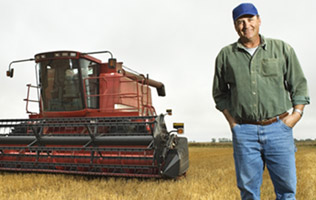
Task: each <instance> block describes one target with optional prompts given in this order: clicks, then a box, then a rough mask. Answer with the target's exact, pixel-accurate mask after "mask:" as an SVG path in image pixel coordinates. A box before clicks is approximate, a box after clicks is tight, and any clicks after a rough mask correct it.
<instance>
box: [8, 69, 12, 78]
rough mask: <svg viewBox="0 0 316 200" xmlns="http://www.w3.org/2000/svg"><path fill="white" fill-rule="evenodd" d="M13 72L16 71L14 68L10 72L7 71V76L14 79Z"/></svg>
mask: <svg viewBox="0 0 316 200" xmlns="http://www.w3.org/2000/svg"><path fill="white" fill-rule="evenodd" d="M13 72H14V69H13V68H12V69H10V70H8V71H7V76H8V77H10V78H12V77H13Z"/></svg>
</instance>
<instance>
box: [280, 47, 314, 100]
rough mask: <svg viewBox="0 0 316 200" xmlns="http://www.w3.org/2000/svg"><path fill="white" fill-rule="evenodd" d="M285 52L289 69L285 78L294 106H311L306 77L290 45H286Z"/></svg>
mask: <svg viewBox="0 0 316 200" xmlns="http://www.w3.org/2000/svg"><path fill="white" fill-rule="evenodd" d="M285 51H287V53H286V55H287V57H286V60H287V67H288V69H287V73H286V76H285V78H286V82H287V84H288V90H289V93H290V97H291V101H292V105H293V106H295V105H299V104H303V105H306V104H309V103H310V97H309V95H308V87H307V80H306V78H305V76H304V73H303V70H302V68H301V65H300V63H299V61H298V58H297V56H296V54H295V51H294V49H293V48H292V47H291V46H290V45H288V44H286V45H285Z"/></svg>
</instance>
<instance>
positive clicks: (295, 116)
mask: <svg viewBox="0 0 316 200" xmlns="http://www.w3.org/2000/svg"><path fill="white" fill-rule="evenodd" d="M300 119H301V115H300V114H299V113H298V112H293V113H292V114H290V115H288V116H286V117H285V118H284V119H283V120H282V121H283V122H284V124H285V125H287V126H288V127H291V128H293V127H294V126H295V124H296V123H297V122H298V121H299V120H300Z"/></svg>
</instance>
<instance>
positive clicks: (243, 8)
mask: <svg viewBox="0 0 316 200" xmlns="http://www.w3.org/2000/svg"><path fill="white" fill-rule="evenodd" d="M243 15H258V10H257V8H256V7H255V6H254V5H253V4H252V3H242V4H240V5H239V6H237V7H236V8H234V10H233V19H234V21H236V20H237V19H238V18H239V17H241V16H243Z"/></svg>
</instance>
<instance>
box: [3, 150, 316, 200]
mask: <svg viewBox="0 0 316 200" xmlns="http://www.w3.org/2000/svg"><path fill="white" fill-rule="evenodd" d="M189 152H190V168H189V171H188V173H187V175H186V176H185V177H182V178H179V179H177V180H160V179H134V178H105V177H87V176H78V175H77V176H72V175H61V174H34V173H6V172H1V173H0V199H1V200H2V199H3V200H4V199H5V200H25V199H27V200H33V199H34V200H37V199H40V200H41V199H43V200H44V199H45V200H47V199H53V200H72V199H73V200H81V199H82V200H83V199H84V200H103V199H105V200H107V199H109V200H134V199H135V200H136V199H137V200H141V199H146V200H151V199H153V200H156V199H157V200H158V199H159V200H162V199H165V200H167V199H173V200H177V199H179V200H180V199H181V200H187V199H188V200H191V199H193V200H195V199H197V200H204V199H205V200H206V199H207V200H208V199H210V200H212V199H216V200H222V199H223V200H229V199H240V197H239V191H238V189H237V187H236V179H235V172H234V164H233V158H232V148H231V147H190V148H189ZM296 161H297V176H298V191H297V199H302V200H313V199H316V165H315V163H316V147H315V146H314V147H304V146H302V147H298V152H297V154H296ZM261 193H262V194H261V197H262V198H261V199H263V200H266V199H269V200H270V199H275V196H274V193H273V186H272V183H271V181H270V179H269V175H268V173H267V171H265V173H264V180H263V185H262V188H261Z"/></svg>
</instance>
